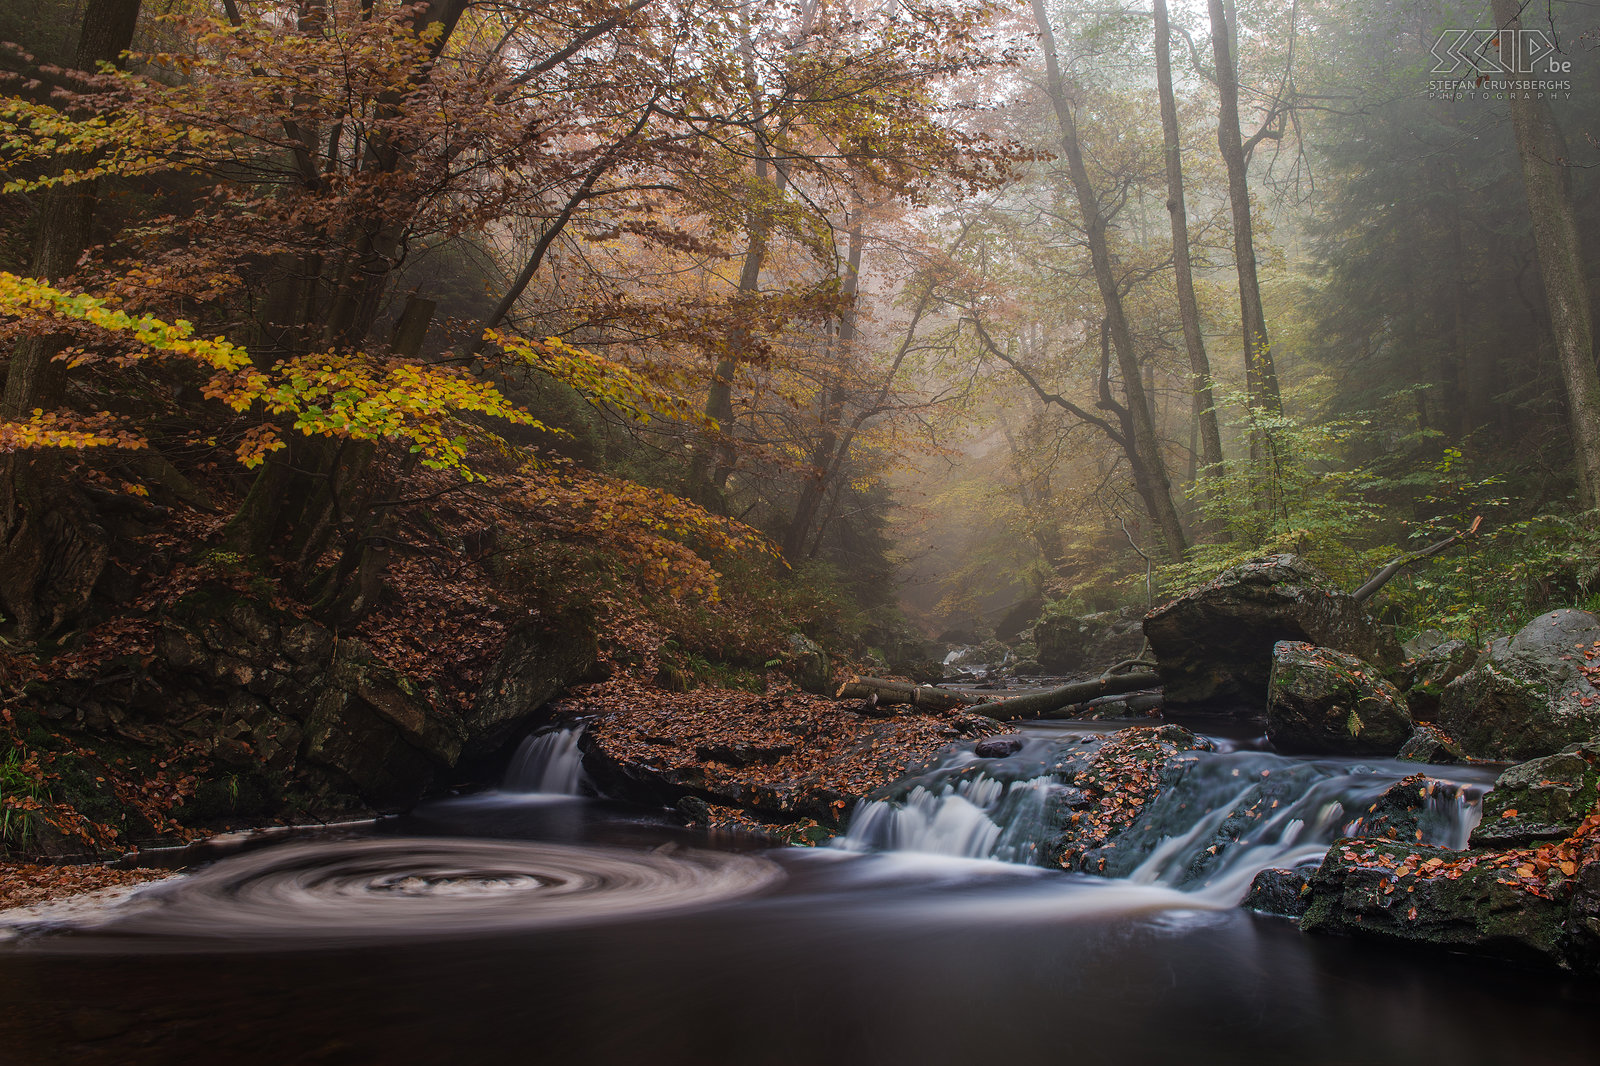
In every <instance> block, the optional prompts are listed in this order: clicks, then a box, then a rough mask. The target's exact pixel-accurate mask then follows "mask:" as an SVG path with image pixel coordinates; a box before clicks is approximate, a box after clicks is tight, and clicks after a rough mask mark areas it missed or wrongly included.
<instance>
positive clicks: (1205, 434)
mask: <svg viewBox="0 0 1600 1066" xmlns="http://www.w3.org/2000/svg"><path fill="white" fill-rule="evenodd" d="M1155 22H1156V93H1157V95H1159V96H1160V97H1161V141H1162V150H1163V154H1164V155H1165V157H1166V162H1167V212H1168V213H1169V214H1170V215H1171V217H1172V267H1173V272H1174V273H1175V274H1176V275H1177V286H1178V315H1179V318H1180V319H1181V320H1182V322H1183V346H1184V348H1185V349H1187V351H1188V353H1189V372H1190V374H1191V375H1192V388H1193V391H1194V398H1195V419H1196V421H1197V422H1198V424H1199V436H1200V457H1201V458H1200V461H1201V463H1202V464H1203V465H1204V466H1205V467H1206V468H1207V469H1208V470H1209V471H1210V473H1212V474H1218V473H1220V472H1221V467H1222V432H1221V430H1220V429H1219V427H1218V425H1217V401H1216V397H1215V396H1213V395H1212V391H1211V361H1210V359H1208V358H1207V356H1206V342H1205V338H1204V337H1203V336H1202V335H1201V333H1200V305H1199V302H1198V301H1197V300H1196V299H1195V296H1194V273H1193V268H1192V265H1191V263H1190V259H1189V212H1188V210H1187V209H1186V208H1185V207H1184V194H1183V160H1182V158H1181V155H1180V152H1181V148H1180V146H1179V141H1178V106H1177V102H1176V100H1175V99H1174V98H1173V95H1172V53H1171V50H1170V48H1169V47H1168V45H1169V38H1170V36H1171V27H1170V26H1168V24H1167V0H1155Z"/></svg>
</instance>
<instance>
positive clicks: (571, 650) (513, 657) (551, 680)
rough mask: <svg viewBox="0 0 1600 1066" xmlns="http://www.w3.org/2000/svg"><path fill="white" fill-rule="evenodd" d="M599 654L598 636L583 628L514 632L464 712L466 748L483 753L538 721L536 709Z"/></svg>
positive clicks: (584, 671) (469, 753) (472, 753)
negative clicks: (597, 647)
mask: <svg viewBox="0 0 1600 1066" xmlns="http://www.w3.org/2000/svg"><path fill="white" fill-rule="evenodd" d="M596 654H597V652H596V647H595V642H594V638H593V637H592V636H590V635H589V634H588V633H586V632H583V631H581V630H575V629H566V630H540V629H520V630H517V631H516V632H514V633H512V634H511V635H510V637H508V638H507V639H506V643H505V646H504V647H503V648H502V649H501V651H500V656H499V658H498V659H496V660H495V663H494V665H493V666H492V667H490V668H489V671H488V673H487V674H486V675H485V677H484V680H483V687H482V688H481V689H479V691H478V697H477V699H476V700H474V701H473V704H472V707H471V708H470V709H469V710H468V711H467V713H466V714H465V715H464V716H463V721H462V725H463V727H464V728H465V731H466V739H465V741H464V743H463V745H462V747H463V752H464V753H465V754H466V755H467V756H468V757H476V756H481V755H485V754H487V753H489V752H492V751H494V750H495V749H496V748H498V747H500V746H501V745H503V744H504V743H505V742H506V741H507V740H508V739H510V737H511V736H512V735H513V734H515V733H517V732H518V731H519V730H525V729H527V728H528V727H529V726H530V725H533V724H536V721H537V719H536V715H537V713H538V712H539V711H540V710H542V709H543V708H544V706H545V705H546V704H547V703H549V701H550V700H551V699H552V698H553V697H554V696H555V695H556V693H558V692H560V691H561V690H562V689H564V688H566V687H567V686H568V685H571V684H574V683H575V682H577V681H578V680H580V679H581V678H583V677H584V676H585V675H586V674H587V673H588V672H589V671H590V670H591V669H592V668H593V666H594V662H595V657H596Z"/></svg>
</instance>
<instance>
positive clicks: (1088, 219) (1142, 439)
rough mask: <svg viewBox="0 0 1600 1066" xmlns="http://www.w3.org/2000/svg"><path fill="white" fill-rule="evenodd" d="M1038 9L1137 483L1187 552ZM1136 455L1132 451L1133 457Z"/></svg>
mask: <svg viewBox="0 0 1600 1066" xmlns="http://www.w3.org/2000/svg"><path fill="white" fill-rule="evenodd" d="M1033 14H1034V18H1035V20H1037V22H1038V24H1039V35H1040V43H1041V45H1042V46H1043V49H1044V60H1045V76H1046V81H1047V88H1048V90H1049V94H1050V102H1051V103H1052V105H1054V107H1055V112H1056V119H1057V121H1058V122H1059V123H1060V126H1061V150H1062V154H1063V155H1065V156H1066V159H1067V170H1068V172H1069V174H1070V175H1071V178H1072V187H1073V191H1074V193H1075V194H1076V195H1077V199H1078V207H1079V210H1080V211H1081V212H1082V214H1083V222H1084V230H1085V236H1086V237H1087V239H1088V243H1089V257H1090V259H1091V261H1092V262H1093V265H1094V276H1095V282H1096V284H1097V285H1098V286H1099V289H1100V299H1101V302H1102V303H1103V304H1104V306H1105V312H1106V323H1107V328H1108V329H1109V331H1110V335H1111V345H1112V348H1113V349H1114V351H1115V352H1116V356H1117V368H1118V370H1119V371H1120V373H1121V377H1122V388H1123V392H1124V394H1125V396H1126V398H1127V405H1126V413H1127V418H1128V423H1129V426H1128V428H1129V433H1128V443H1129V444H1131V445H1132V447H1131V448H1130V449H1129V451H1130V452H1135V453H1137V460H1138V461H1137V462H1134V463H1133V466H1134V484H1135V487H1136V488H1137V489H1138V490H1139V494H1140V496H1141V497H1142V498H1143V499H1144V501H1145V505H1146V507H1147V508H1148V509H1149V511H1150V517H1151V518H1152V519H1153V520H1154V521H1155V523H1156V525H1157V527H1158V528H1160V530H1161V538H1162V540H1163V542H1165V545H1166V549H1167V554H1168V556H1169V557H1171V558H1173V559H1177V558H1180V557H1182V555H1183V552H1184V549H1185V548H1187V547H1188V536H1187V535H1186V534H1185V533H1184V530H1183V522H1182V520H1181V519H1180V518H1179V517H1178V508H1177V506H1176V505H1175V504H1174V503H1173V501H1172V483H1171V480H1170V479H1169V478H1168V476H1167V467H1166V463H1165V462H1164V461H1163V460H1162V457H1161V442H1160V440H1159V439H1158V438H1157V436H1156V428H1155V421H1154V419H1153V418H1151V416H1150V404H1149V400H1148V398H1147V397H1146V395H1145V389H1144V382H1143V380H1142V378H1141V374H1140V369H1139V359H1138V354H1137V352H1136V351H1135V348H1134V343H1133V331H1132V330H1131V329H1130V328H1129V326H1128V316H1127V312H1126V310H1125V308H1124V307H1123V303H1122V290H1121V288H1120V286H1119V285H1118V284H1117V277H1116V271H1115V269H1114V268H1113V266H1112V261H1111V249H1110V244H1109V242H1108V241H1107V239H1106V229H1107V223H1106V217H1105V212H1104V211H1103V210H1102V209H1101V206H1100V200H1099V197H1098V195H1097V194H1096V193H1095V189H1094V184H1093V182H1092V181H1091V180H1090V178H1089V171H1088V168H1087V167H1086V166H1085V165H1084V161H1083V150H1082V147H1081V145H1080V143H1079V141H1078V123H1077V119H1076V117H1075V116H1074V115H1073V111H1072V103H1071V101H1070V100H1069V99H1068V97H1067V89H1066V84H1065V83H1064V82H1063V80H1062V77H1061V66H1060V63H1059V62H1058V61H1057V59H1056V46H1055V35H1054V34H1053V33H1052V32H1051V29H1050V19H1049V16H1048V15H1047V14H1046V13H1045V9H1044V0H1033ZM1133 458H1135V456H1133V455H1131V454H1130V459H1133Z"/></svg>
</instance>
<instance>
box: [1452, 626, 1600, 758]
mask: <svg viewBox="0 0 1600 1066" xmlns="http://www.w3.org/2000/svg"><path fill="white" fill-rule="evenodd" d="M1597 675H1600V619H1597V618H1595V616H1594V615H1592V614H1590V613H1588V612H1587V611H1576V610H1571V609H1562V610H1559V611H1551V612H1549V613H1548V614H1543V615H1540V616H1539V617H1538V618H1535V619H1534V620H1533V621H1532V622H1529V623H1528V625H1527V626H1525V627H1524V628H1523V629H1522V630H1521V631H1520V632H1518V633H1517V635H1516V636H1514V637H1510V638H1505V637H1502V638H1500V639H1498V640H1495V641H1492V642H1491V643H1490V644H1489V645H1488V647H1487V648H1485V649H1484V650H1483V652H1482V653H1481V654H1480V655H1479V656H1478V659H1477V662H1476V663H1475V664H1474V666H1473V667H1472V668H1471V669H1470V670H1468V671H1466V672H1465V673H1463V674H1462V675H1461V676H1459V677H1457V678H1456V679H1455V680H1454V681H1452V682H1450V684H1448V685H1447V686H1445V689H1444V696H1443V698H1442V699H1441V701H1440V706H1439V725H1440V726H1441V727H1442V728H1443V729H1444V730H1445V731H1446V732H1448V733H1449V734H1450V735H1451V736H1453V737H1455V738H1456V740H1457V741H1458V742H1459V743H1460V744H1461V747H1462V750H1464V751H1465V752H1466V753H1467V754H1468V755H1472V756H1474V757H1477V758H1483V759H1504V760H1522V759H1531V758H1535V757H1537V756H1540V755H1549V754H1552V753H1554V752H1557V751H1560V750H1561V749H1562V748H1564V747H1566V746H1567V745H1568V744H1575V743H1583V742H1585V741H1588V740H1591V739H1593V738H1595V737H1596V736H1600V691H1597V690H1596V688H1595V685H1594V679H1595V678H1596V676H1597Z"/></svg>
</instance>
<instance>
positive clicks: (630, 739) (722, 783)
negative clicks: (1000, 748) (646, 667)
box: [562, 678, 1004, 829]
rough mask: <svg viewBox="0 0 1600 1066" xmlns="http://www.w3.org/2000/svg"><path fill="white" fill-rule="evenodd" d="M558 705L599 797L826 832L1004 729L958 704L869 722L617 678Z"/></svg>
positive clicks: (781, 699) (848, 713)
mask: <svg viewBox="0 0 1600 1066" xmlns="http://www.w3.org/2000/svg"><path fill="white" fill-rule="evenodd" d="M562 706H563V710H565V711H567V712H570V713H573V714H580V715H584V716H593V717H594V722H593V723H592V724H591V725H590V726H589V728H588V729H587V730H585V732H584V734H583V739H582V741H581V746H582V750H583V753H584V769H585V770H586V771H587V772H588V774H589V776H590V778H591V779H592V780H593V781H594V783H595V785H596V787H597V788H599V790H600V791H601V792H602V793H603V794H605V795H609V796H614V797H616V798H619V799H626V800H632V801H634V802H643V803H654V804H659V805H661V806H668V807H670V806H676V805H679V804H680V802H681V801H682V800H683V798H684V797H686V796H693V797H697V798H699V799H700V800H702V801H704V802H705V803H706V804H708V805H710V806H712V807H719V808H729V809H733V810H737V811H742V812H744V813H745V814H747V815H748V816H749V818H750V819H753V820H754V822H756V823H760V824H764V825H766V826H769V827H783V826H793V825H795V824H797V823H801V822H805V821H808V820H809V821H814V822H816V823H818V824H820V825H822V826H824V827H827V828H830V829H838V828H840V827H841V826H842V825H843V823H844V820H845V819H846V818H847V817H848V815H849V813H850V811H851V809H852V808H853V807H854V806H855V804H856V802H857V801H858V800H860V799H861V798H863V797H865V796H866V795H868V794H869V793H872V792H875V791H877V790H878V789H881V788H883V787H884V786H885V785H888V784H889V783H891V782H893V781H894V780H896V779H898V778H899V777H901V776H902V775H903V774H904V773H905V772H906V771H907V770H908V769H909V768H911V767H914V766H920V765H922V764H924V763H927V762H929V761H931V760H932V759H933V758H934V756H935V755H937V754H938V753H939V752H940V751H941V750H943V749H944V748H945V747H947V746H949V745H950V744H951V743H953V742H955V741H958V740H960V739H961V738H963V737H968V738H972V737H986V736H991V735H994V734H997V733H1001V732H1004V730H1003V728H1002V727H1001V726H1000V724H999V723H997V722H995V721H993V720H992V719H989V718H984V717H982V716H980V715H975V714H971V713H969V712H965V711H962V710H959V709H957V710H953V711H948V712H940V713H933V714H927V713H921V712H911V711H905V712H903V713H900V714H896V715H895V716H894V717H892V718H886V719H874V718H866V717H863V716H861V715H859V714H856V713H855V712H854V711H852V710H851V709H850V708H849V707H847V706H845V705H843V704H840V703H837V702H835V701H833V700H830V699H825V698H822V697H817V696H811V695H807V694H804V693H799V692H792V691H791V692H777V693H770V694H767V695H757V694H755V693H750V692H739V691H735V690H731V689H709V688H702V689H697V690H695V691H693V692H682V693H668V692H662V691H660V690H658V689H654V688H645V687H642V686H638V685H637V684H636V683H635V682H633V681H630V680H628V679H626V678H615V679H612V680H611V681H608V682H606V683H605V684H604V685H600V686H596V687H594V688H592V689H589V690H586V691H585V692H584V693H582V694H581V695H580V696H578V697H576V698H574V699H572V700H569V701H567V702H565V703H564V704H563V705H562Z"/></svg>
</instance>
